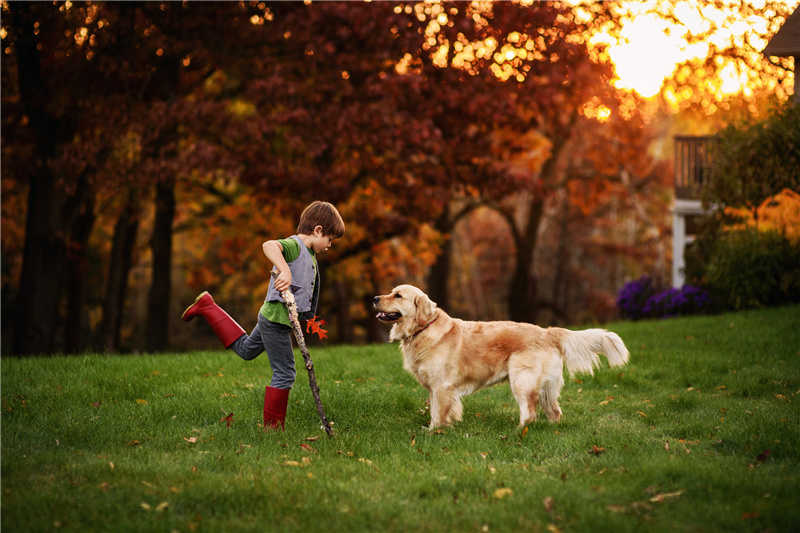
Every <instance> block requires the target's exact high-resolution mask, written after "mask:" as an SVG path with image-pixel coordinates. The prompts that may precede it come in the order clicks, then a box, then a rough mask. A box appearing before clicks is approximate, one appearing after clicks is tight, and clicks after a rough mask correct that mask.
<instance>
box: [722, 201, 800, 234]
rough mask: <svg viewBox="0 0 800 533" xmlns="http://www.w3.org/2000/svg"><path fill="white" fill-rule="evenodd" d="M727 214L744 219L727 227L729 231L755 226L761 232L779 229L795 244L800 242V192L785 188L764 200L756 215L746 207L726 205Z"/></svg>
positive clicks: (778, 230) (779, 231)
mask: <svg viewBox="0 0 800 533" xmlns="http://www.w3.org/2000/svg"><path fill="white" fill-rule="evenodd" d="M725 214H726V215H730V216H734V217H738V218H740V219H741V220H742V221H741V223H739V224H733V225H730V226H728V227H727V228H726V229H727V230H729V231H736V230H741V229H744V228H754V229H756V230H757V231H760V232H766V231H777V232H778V233H780V234H782V235H784V236H785V237H786V238H787V239H789V240H790V241H791V242H792V243H794V244H800V194H797V193H796V192H794V191H791V190H789V189H784V190H782V191H781V192H779V193H778V194H776V195H775V196H772V197H770V198H767V199H766V200H764V201H763V202H762V203H761V205H760V206H758V208H757V209H756V212H755V215H754V214H753V213H752V212H751V211H749V210H748V209H744V208H734V207H726V208H725Z"/></svg>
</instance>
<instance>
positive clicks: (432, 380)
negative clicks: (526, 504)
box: [374, 285, 628, 429]
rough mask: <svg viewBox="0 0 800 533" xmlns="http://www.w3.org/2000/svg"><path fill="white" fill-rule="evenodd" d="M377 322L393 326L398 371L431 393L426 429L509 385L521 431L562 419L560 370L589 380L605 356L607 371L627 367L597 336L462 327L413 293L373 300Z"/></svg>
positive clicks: (613, 343) (612, 345) (606, 335)
mask: <svg viewBox="0 0 800 533" xmlns="http://www.w3.org/2000/svg"><path fill="white" fill-rule="evenodd" d="M374 304H375V310H376V311H378V314H377V316H376V318H377V319H378V320H380V321H381V322H384V323H387V324H393V326H392V329H391V332H390V333H389V340H391V341H400V350H401V351H402V353H403V366H404V367H405V369H406V370H408V371H409V372H410V373H411V374H412V375H413V376H414V377H415V378H416V379H417V381H419V383H420V385H422V386H423V387H425V388H426V389H427V390H428V392H429V393H430V407H431V424H430V429H433V428H436V427H439V426H449V425H451V424H452V423H453V422H454V421H457V420H461V415H462V412H463V407H462V405H461V397H462V396H466V395H468V394H471V393H473V392H475V391H477V390H479V389H482V388H484V387H488V386H490V385H494V384H496V383H499V382H501V381H505V380H508V381H509V383H510V385H511V392H512V393H513V394H514V398H515V399H516V401H517V403H518V404H519V425H520V427H522V426H524V425H526V424H528V423H530V422H533V421H535V420H536V416H537V408H538V407H539V406H541V407H542V409H543V410H544V412H545V414H546V415H547V419H548V420H550V421H551V422H557V421H558V420H560V419H561V408H560V407H559V406H558V396H559V394H560V393H561V387H562V386H563V385H564V376H563V374H564V370H563V369H564V364H565V363H566V366H567V370H569V372H570V374H574V373H576V372H588V373H590V374H593V373H594V368H595V367H596V366H599V365H600V358H599V356H598V354H599V353H602V354H605V356H606V357H607V358H608V362H609V364H610V365H611V366H612V367H615V366H622V365H624V364H625V363H627V362H628V350H627V349H626V348H625V344H624V343H623V342H622V339H621V338H620V337H619V336H618V335H617V334H616V333H612V332H610V331H606V330H604V329H587V330H584V331H570V330H567V329H563V328H555V327H552V328H541V327H539V326H535V325H533V324H523V323H519V322H468V321H465V320H460V319H458V318H452V317H450V316H449V315H448V314H447V313H445V312H444V311H443V310H442V309H439V308H438V307H437V305H436V303H434V302H433V301H431V300H430V298H428V296H427V295H426V294H425V293H424V292H422V291H421V290H419V289H418V288H416V287H414V286H412V285H401V286H399V287H396V288H395V289H394V290H393V291H392V292H391V293H390V294H387V295H384V296H376V297H375V299H374Z"/></svg>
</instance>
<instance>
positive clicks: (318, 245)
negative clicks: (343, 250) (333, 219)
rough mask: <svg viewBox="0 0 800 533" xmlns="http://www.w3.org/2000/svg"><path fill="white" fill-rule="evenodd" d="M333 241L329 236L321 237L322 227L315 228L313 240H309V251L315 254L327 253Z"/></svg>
mask: <svg viewBox="0 0 800 533" xmlns="http://www.w3.org/2000/svg"><path fill="white" fill-rule="evenodd" d="M333 241H334V238H333V237H331V236H330V235H323V233H322V226H317V227H315V228H314V234H313V238H312V239H311V249H312V250H314V253H315V254H321V253H322V252H327V251H328V249H329V248H330V247H331V244H333Z"/></svg>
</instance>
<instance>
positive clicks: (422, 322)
mask: <svg viewBox="0 0 800 533" xmlns="http://www.w3.org/2000/svg"><path fill="white" fill-rule="evenodd" d="M414 305H415V306H416V308H417V325H418V326H427V325H428V324H429V323H430V321H431V320H433V315H434V314H435V313H436V302H433V301H431V299H430V298H428V297H427V296H425V295H424V294H423V295H420V296H417V297H416V298H414Z"/></svg>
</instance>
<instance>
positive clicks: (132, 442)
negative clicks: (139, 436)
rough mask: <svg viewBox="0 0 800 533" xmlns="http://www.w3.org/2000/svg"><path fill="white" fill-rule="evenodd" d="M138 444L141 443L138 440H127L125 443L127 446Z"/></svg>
mask: <svg viewBox="0 0 800 533" xmlns="http://www.w3.org/2000/svg"><path fill="white" fill-rule="evenodd" d="M139 444H141V442H139V441H138V440H129V441H128V442H127V443H126V445H127V446H138V445H139Z"/></svg>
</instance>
